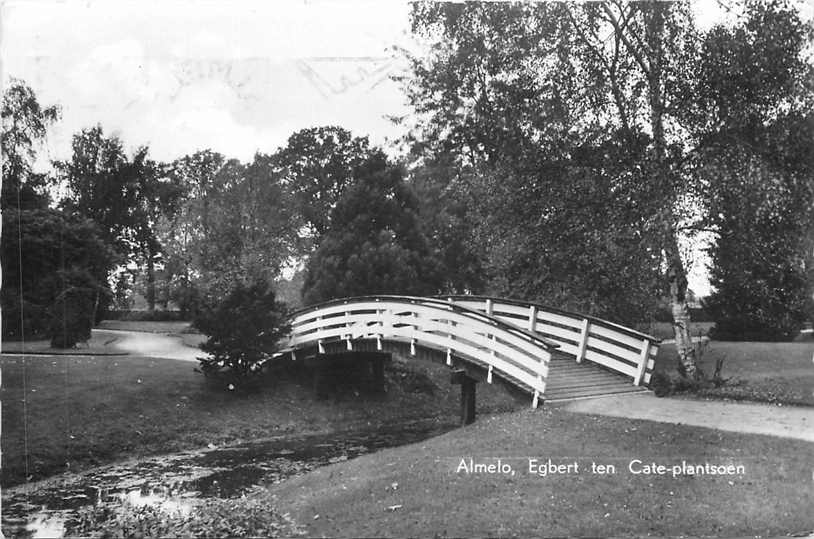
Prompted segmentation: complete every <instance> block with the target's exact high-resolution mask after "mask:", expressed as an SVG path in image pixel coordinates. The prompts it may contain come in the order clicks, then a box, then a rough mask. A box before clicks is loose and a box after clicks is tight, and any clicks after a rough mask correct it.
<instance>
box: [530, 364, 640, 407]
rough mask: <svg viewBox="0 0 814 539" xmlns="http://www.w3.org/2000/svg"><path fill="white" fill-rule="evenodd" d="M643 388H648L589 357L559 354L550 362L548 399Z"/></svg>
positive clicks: (550, 400) (606, 393) (572, 397)
mask: <svg viewBox="0 0 814 539" xmlns="http://www.w3.org/2000/svg"><path fill="white" fill-rule="evenodd" d="M640 391H647V388H644V387H641V386H634V385H633V380H631V378H630V377H629V376H624V375H621V374H617V373H615V372H612V371H609V370H607V369H604V368H602V367H600V366H599V365H597V364H595V363H592V362H590V361H587V360H586V361H583V362H582V363H576V362H575V361H574V360H573V358H571V359H565V358H562V359H560V358H557V359H552V360H551V362H550V363H549V371H548V380H547V382H546V391H545V400H546V401H547V402H556V401H561V400H568V399H579V398H585V397H598V396H601V395H615V394H618V393H631V392H640Z"/></svg>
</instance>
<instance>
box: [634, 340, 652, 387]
mask: <svg viewBox="0 0 814 539" xmlns="http://www.w3.org/2000/svg"><path fill="white" fill-rule="evenodd" d="M649 361H650V341H649V340H647V339H642V353H641V355H639V368H638V369H636V376H635V377H634V378H633V385H634V386H639V385H641V384H642V381H643V380H644V373H645V372H647V363H648V362H649Z"/></svg>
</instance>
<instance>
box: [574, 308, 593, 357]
mask: <svg viewBox="0 0 814 539" xmlns="http://www.w3.org/2000/svg"><path fill="white" fill-rule="evenodd" d="M590 329H591V321H590V320H588V319H587V318H585V319H584V320H583V321H582V333H581V334H580V336H579V346H578V348H577V363H582V360H583V359H585V350H587V348H588V334H589V332H590Z"/></svg>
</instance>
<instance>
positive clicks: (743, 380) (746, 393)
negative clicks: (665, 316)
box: [655, 340, 814, 406]
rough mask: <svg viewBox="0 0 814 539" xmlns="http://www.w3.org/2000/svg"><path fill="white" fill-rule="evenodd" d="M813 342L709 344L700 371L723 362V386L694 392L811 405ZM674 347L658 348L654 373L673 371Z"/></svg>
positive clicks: (813, 398)
mask: <svg viewBox="0 0 814 539" xmlns="http://www.w3.org/2000/svg"><path fill="white" fill-rule="evenodd" d="M813 357H814V341H811V340H808V341H801V342H782V343H777V342H726V341H710V342H709V344H708V345H706V347H705V349H704V350H703V352H702V355H701V362H700V365H701V368H702V369H703V370H704V372H705V373H707V374H709V375H711V374H712V373H713V371H714V370H715V362H716V361H717V360H718V359H719V358H723V359H724V366H723V370H722V376H723V377H724V378H731V380H730V381H729V382H728V383H727V384H726V385H724V386H722V387H719V388H715V389H706V390H702V391H700V392H698V393H697V395H700V396H704V397H715V398H730V399H737V400H754V401H760V402H778V403H783V404H797V405H806V406H814V362H812V358H813ZM675 358H676V350H675V345H672V344H665V345H662V346H661V348H660V349H659V355H658V358H657V359H656V367H655V370H656V371H660V372H665V371H669V370H674V369H675Z"/></svg>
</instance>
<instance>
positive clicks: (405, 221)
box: [303, 156, 440, 304]
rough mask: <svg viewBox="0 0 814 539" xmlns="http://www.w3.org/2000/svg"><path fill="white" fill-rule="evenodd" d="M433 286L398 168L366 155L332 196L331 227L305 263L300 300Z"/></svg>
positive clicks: (435, 276)
mask: <svg viewBox="0 0 814 539" xmlns="http://www.w3.org/2000/svg"><path fill="white" fill-rule="evenodd" d="M439 287H440V275H439V267H438V265H437V264H436V262H435V259H434V258H433V257H432V256H431V253H430V249H429V246H428V244H427V242H426V239H425V238H424V236H423V234H422V231H421V227H420V226H419V223H418V221H417V201H416V198H415V196H414V195H413V194H412V193H411V191H410V189H409V187H408V185H407V184H405V182H404V181H403V172H402V171H401V169H400V168H398V167H394V166H391V165H389V164H388V163H387V160H386V159H385V158H384V157H383V156H374V157H372V158H370V159H369V160H368V161H367V162H366V163H365V164H364V165H362V166H361V167H359V169H358V170H357V171H356V176H355V177H354V181H353V183H352V184H351V185H350V187H348V188H347V190H346V191H345V193H344V194H343V195H342V197H341V198H340V199H339V200H338V202H337V204H336V207H335V208H334V209H333V211H332V212H331V228H329V229H328V231H327V232H326V233H325V234H324V235H323V237H322V240H321V241H320V245H319V247H318V248H317V250H316V251H315V253H314V254H313V255H312V256H311V257H310V258H309V260H308V262H307V265H306V277H305V284H304V287H303V300H304V302H305V304H313V303H318V302H322V301H327V300H329V299H333V298H340V297H347V296H359V295H366V294H408V295H428V294H433V293H437V292H438V291H439Z"/></svg>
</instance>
